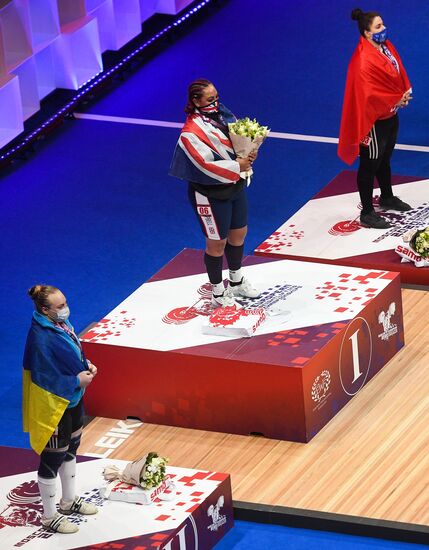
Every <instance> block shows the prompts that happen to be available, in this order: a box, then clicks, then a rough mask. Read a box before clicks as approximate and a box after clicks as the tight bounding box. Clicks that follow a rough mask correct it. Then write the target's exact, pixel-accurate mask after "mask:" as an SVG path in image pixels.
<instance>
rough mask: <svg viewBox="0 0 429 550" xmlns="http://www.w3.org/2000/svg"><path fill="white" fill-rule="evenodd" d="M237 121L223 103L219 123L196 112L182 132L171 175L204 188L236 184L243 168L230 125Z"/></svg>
mask: <svg viewBox="0 0 429 550" xmlns="http://www.w3.org/2000/svg"><path fill="white" fill-rule="evenodd" d="M236 120H237V119H236V117H235V116H234V115H233V114H232V113H231V111H230V110H229V109H227V108H226V107H225V105H223V104H222V103H220V104H219V114H218V116H217V117H216V120H214V119H213V118H211V117H210V116H209V115H206V114H204V113H201V112H199V111H198V110H195V112H193V113H191V114H189V115H188V117H187V119H186V121H185V124H184V126H183V128H182V131H181V133H180V137H179V140H178V142H177V145H176V149H175V151H174V154H173V160H172V162H171V167H170V172H169V173H170V175H171V176H174V177H176V178H180V179H183V180H187V181H194V182H197V183H200V184H202V185H225V184H234V183H235V182H237V181H238V180H239V179H240V165H239V164H238V162H237V161H236V154H235V153H234V149H233V146H232V143H231V140H230V138H229V136H228V130H227V128H228V123H230V122H235V121H236Z"/></svg>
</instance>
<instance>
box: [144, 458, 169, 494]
mask: <svg viewBox="0 0 429 550" xmlns="http://www.w3.org/2000/svg"><path fill="white" fill-rule="evenodd" d="M167 462H168V458H164V457H162V456H159V455H158V453H153V452H152V453H148V455H147V457H146V462H145V466H144V468H143V469H142V472H141V475H140V485H141V486H142V487H143V489H153V488H154V487H157V486H158V485H159V484H160V483H162V482H163V481H164V478H165V468H166V466H167Z"/></svg>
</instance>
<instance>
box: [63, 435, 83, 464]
mask: <svg viewBox="0 0 429 550" xmlns="http://www.w3.org/2000/svg"><path fill="white" fill-rule="evenodd" d="M81 436H82V434H81V433H79V434H78V435H77V436H75V437H72V438H71V439H70V444H69V448H68V451H67V452H66V456H65V460H66V461H67V462H68V461H69V460H74V459H75V458H76V453H77V450H78V448H79V445H80V439H81Z"/></svg>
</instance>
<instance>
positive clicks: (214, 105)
mask: <svg viewBox="0 0 429 550" xmlns="http://www.w3.org/2000/svg"><path fill="white" fill-rule="evenodd" d="M198 110H199V111H201V112H202V113H217V112H219V100H218V99H215V100H214V101H212V102H211V103H209V104H208V105H205V106H204V107H198Z"/></svg>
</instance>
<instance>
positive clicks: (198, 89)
mask: <svg viewBox="0 0 429 550" xmlns="http://www.w3.org/2000/svg"><path fill="white" fill-rule="evenodd" d="M207 86H212V83H211V82H210V80H207V79H206V78H199V79H198V80H194V81H193V82H191V83H190V84H189V86H188V103H187V104H186V107H185V113H187V114H188V115H189V114H191V113H193V112H194V109H195V103H194V99H200V97H202V95H203V92H204V89H205V88H207Z"/></svg>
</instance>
